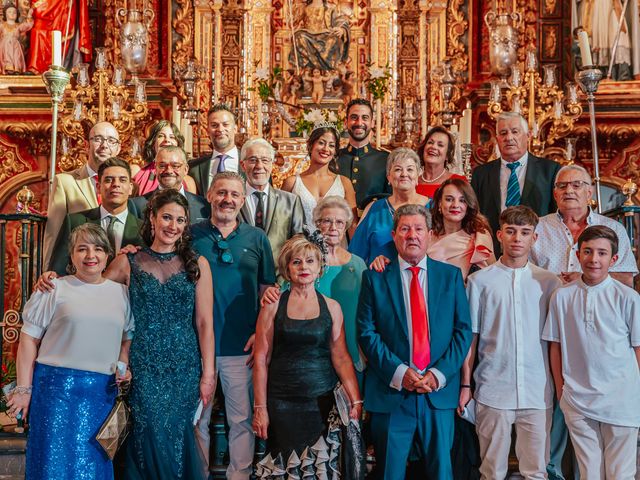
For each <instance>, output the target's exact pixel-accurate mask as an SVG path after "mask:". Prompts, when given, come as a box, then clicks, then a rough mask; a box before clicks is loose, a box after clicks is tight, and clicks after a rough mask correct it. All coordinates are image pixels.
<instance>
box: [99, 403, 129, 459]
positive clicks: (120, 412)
mask: <svg viewBox="0 0 640 480" xmlns="http://www.w3.org/2000/svg"><path fill="white" fill-rule="evenodd" d="M130 417H131V410H130V409H129V406H128V405H127V404H126V403H125V401H124V395H123V394H122V392H121V393H120V394H119V395H118V397H117V398H116V404H115V405H114V406H113V408H112V409H111V412H110V413H109V416H108V417H107V419H106V420H105V422H104V423H103V424H102V426H101V427H100V430H99V431H98V433H97V435H96V440H97V441H98V443H99V444H100V445H101V446H102V448H103V449H104V451H105V452H106V453H107V455H108V456H109V458H110V459H111V460H113V458H114V457H115V456H116V452H117V451H118V449H119V448H120V447H121V446H122V444H123V443H124V441H125V439H126V438H127V435H128V433H129V428H130V421H129V420H130Z"/></svg>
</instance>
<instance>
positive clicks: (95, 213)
mask: <svg viewBox="0 0 640 480" xmlns="http://www.w3.org/2000/svg"><path fill="white" fill-rule="evenodd" d="M85 218H86V219H87V223H93V224H94V225H102V223H101V222H100V207H97V208H92V209H91V210H89V211H87V213H85Z"/></svg>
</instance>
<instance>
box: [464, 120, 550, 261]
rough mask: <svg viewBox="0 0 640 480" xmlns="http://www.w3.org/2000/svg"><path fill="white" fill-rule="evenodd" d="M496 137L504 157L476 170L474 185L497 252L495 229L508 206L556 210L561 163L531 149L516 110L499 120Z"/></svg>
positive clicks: (540, 212)
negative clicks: (556, 185)
mask: <svg viewBox="0 0 640 480" xmlns="http://www.w3.org/2000/svg"><path fill="white" fill-rule="evenodd" d="M496 140H497V142H498V148H499V150H500V156H501V158H499V159H497V160H493V161H491V162H487V163H485V164H484V165H480V166H478V167H476V168H475V169H474V170H473V174H472V177H471V186H472V187H473V190H474V191H475V192H476V195H477V197H478V202H479V204H480V212H482V213H483V214H484V215H485V216H486V217H487V219H488V220H489V224H490V225H491V229H492V230H493V232H494V239H493V244H494V251H495V252H496V257H497V256H498V252H500V244H499V243H498V241H497V239H496V237H495V232H497V231H498V230H499V229H500V213H501V212H502V211H503V210H504V209H505V208H507V207H512V206H515V205H526V206H528V207H531V208H532V209H533V211H534V212H536V213H537V214H538V216H540V217H542V216H544V215H547V214H549V213H552V212H555V211H556V208H557V206H556V202H555V200H554V199H553V183H554V180H555V177H556V174H557V173H558V170H560V167H561V165H560V164H559V163H557V162H554V161H553V160H547V159H545V158H540V157H536V156H535V155H533V154H532V153H531V152H528V151H527V145H528V142H529V127H528V125H527V121H526V120H525V119H524V118H523V117H522V115H520V114H519V113H515V112H504V113H501V114H500V115H499V116H498V120H497V122H496Z"/></svg>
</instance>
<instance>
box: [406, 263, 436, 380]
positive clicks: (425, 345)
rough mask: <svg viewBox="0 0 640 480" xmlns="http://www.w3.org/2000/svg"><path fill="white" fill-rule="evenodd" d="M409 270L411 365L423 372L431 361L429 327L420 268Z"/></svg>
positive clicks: (410, 268)
mask: <svg viewBox="0 0 640 480" xmlns="http://www.w3.org/2000/svg"><path fill="white" fill-rule="evenodd" d="M409 270H411V274H412V277H411V287H410V288H409V293H410V297H411V328H412V331H413V364H414V365H415V366H416V367H417V368H418V370H424V369H425V368H427V365H429V361H430V360H431V347H430V346H429V325H428V323H429V322H428V321H427V306H426V305H425V301H424V290H423V289H422V286H421V285H420V280H419V278H418V274H419V273H420V267H409Z"/></svg>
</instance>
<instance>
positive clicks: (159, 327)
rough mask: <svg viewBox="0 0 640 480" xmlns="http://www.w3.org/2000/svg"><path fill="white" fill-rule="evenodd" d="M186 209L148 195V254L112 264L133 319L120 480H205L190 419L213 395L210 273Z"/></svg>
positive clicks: (176, 198) (171, 199)
mask: <svg viewBox="0 0 640 480" xmlns="http://www.w3.org/2000/svg"><path fill="white" fill-rule="evenodd" d="M188 212H189V208H188V205H187V202H186V199H185V198H184V197H183V196H182V195H180V194H179V193H178V192H177V191H174V190H164V191H161V192H158V193H157V194H156V195H154V196H153V197H152V199H151V201H150V202H149V204H148V206H147V211H146V212H145V223H144V226H143V231H142V237H143V239H144V240H145V243H146V244H147V245H150V247H147V248H144V249H142V250H141V251H140V252H138V253H136V254H129V255H128V256H121V257H119V258H117V259H116V260H114V262H113V263H112V265H111V266H110V268H109V273H113V274H114V275H116V276H117V279H118V280H124V281H125V283H128V284H129V294H130V298H131V308H132V310H133V315H134V318H135V319H136V322H137V323H136V330H135V335H134V340H133V341H132V343H131V349H130V353H129V365H130V368H131V372H132V389H131V394H130V397H129V400H130V404H131V409H132V413H133V428H132V431H131V434H130V436H129V438H128V439H127V446H126V449H127V450H126V463H125V475H124V476H125V478H126V479H131V480H133V479H135V480H138V479H154V480H164V479H166V480H169V479H189V480H192V479H201V478H207V476H208V475H207V472H205V469H206V467H205V465H206V463H205V462H204V458H203V455H202V452H201V451H200V449H199V447H198V445H197V444H196V440H195V435H194V428H193V417H194V414H195V411H196V408H197V405H198V401H199V399H200V400H202V401H203V403H204V404H205V405H206V404H207V403H208V402H209V401H210V400H211V397H212V395H213V392H214V388H215V376H214V352H213V350H214V343H213V319H212V316H213V300H212V295H211V292H212V288H213V287H212V281H211V271H210V269H209V265H208V263H207V262H206V260H203V258H202V257H197V256H196V254H195V253H194V252H193V250H192V249H191V246H190V238H189V234H188V231H187V229H188V225H189V218H188Z"/></svg>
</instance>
